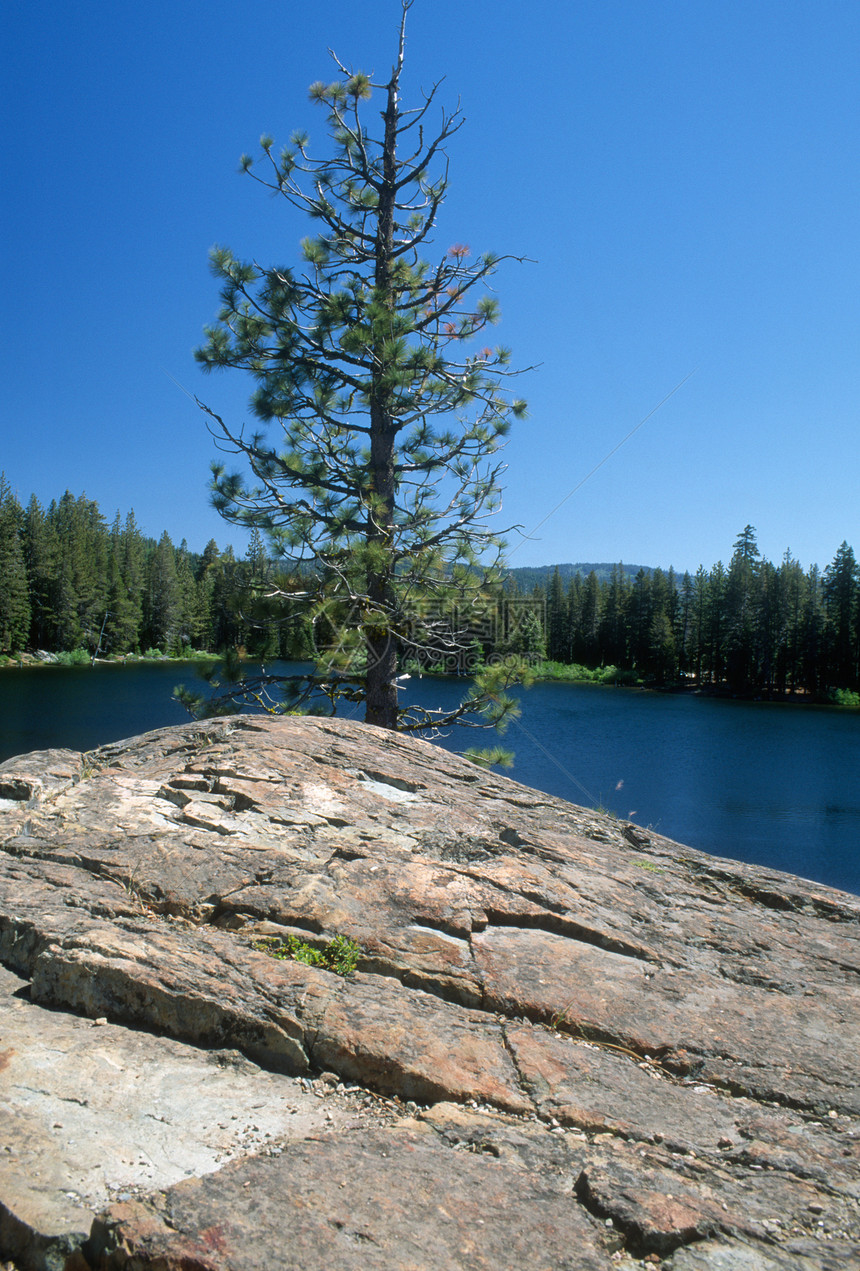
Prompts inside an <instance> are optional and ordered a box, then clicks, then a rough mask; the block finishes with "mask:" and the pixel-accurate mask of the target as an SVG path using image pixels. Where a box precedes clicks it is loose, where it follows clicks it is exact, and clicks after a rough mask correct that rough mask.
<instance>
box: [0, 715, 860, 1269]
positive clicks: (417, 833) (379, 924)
mask: <svg viewBox="0 0 860 1271" xmlns="http://www.w3.org/2000/svg"><path fill="white" fill-rule="evenodd" d="M0 846H2V849H3V850H2V852H0V963H2V965H3V967H4V968H5V975H4V976H3V977H0V994H2V995H3V997H4V1007H3V1012H2V1016H0V1019H2V1023H0V1100H2V1106H3V1107H4V1110H5V1122H4V1136H3V1141H2V1142H0V1256H3V1257H6V1258H14V1259H15V1261H16V1263H17V1264H18V1265H19V1266H21V1267H23V1268H27V1269H28V1271H29V1269H30V1268H45V1267H47V1268H62V1267H67V1268H70V1269H71V1268H75V1269H76V1271H83V1269H85V1268H87V1267H93V1268H101V1269H102V1271H114V1269H119V1268H128V1269H129V1271H132V1269H136V1268H141V1269H143V1268H156V1267H158V1268H174V1267H175V1268H180V1267H181V1268H186V1271H190V1269H199V1271H216V1269H220V1268H235V1271H246V1269H247V1271H250V1268H257V1267H259V1268H263V1267H265V1268H272V1267H275V1266H277V1267H284V1268H292V1267H295V1268H300V1267H301V1268H306V1267H314V1266H327V1267H331V1268H332V1269H333V1271H335V1269H336V1268H352V1267H355V1268H359V1267H361V1268H366V1267H370V1268H391V1269H392V1271H393V1269H394V1268H397V1269H398V1271H400V1269H402V1268H411V1267H414V1268H419V1267H433V1268H447V1267H451V1268H454V1267H457V1268H459V1267H463V1268H466V1267H468V1268H481V1267H488V1268H489V1267H493V1268H504V1267H510V1268H515V1267H517V1268H518V1267H529V1268H540V1267H546V1268H565V1267H567V1268H610V1267H618V1266H621V1267H632V1266H634V1265H639V1264H641V1262H642V1261H643V1260H644V1261H645V1263H646V1264H647V1265H655V1264H661V1265H663V1266H664V1267H666V1268H671V1271H698V1269H699V1268H710V1267H713V1268H725V1269H726V1271H728V1269H729V1268H732V1269H735V1268H737V1269H738V1271H740V1269H741V1268H742V1269H743V1271H776V1269H777V1268H786V1269H787V1268H792V1269H795V1268H813V1267H815V1268H818V1267H831V1266H832V1267H834V1268H835V1267H840V1268H842V1267H846V1266H850V1265H860V1212H859V1211H858V1202H860V1170H858V1150H860V1149H858V1134H860V1026H858V1024H860V1019H858V1012H857V1003H858V991H857V983H858V979H857V977H858V970H860V940H858V935H859V934H860V932H858V920H860V902H858V900H857V898H854V897H851V896H848V895H845V894H843V893H839V892H835V891H832V890H830V889H828V888H825V887H821V886H817V885H815V884H812V883H809V882H805V881H803V880H801V879H797V878H791V877H789V876H787V875H783V874H779V873H775V872H774V871H770V870H764V869H759V868H756V867H753V866H747V865H741V864H738V863H736V862H732V861H729V860H723V859H718V858H715V857H711V856H706V855H704V854H702V853H699V852H695V851H693V850H692V849H689V848H685V847H682V846H679V845H678V844H675V843H672V842H670V841H669V840H667V839H665V838H662V837H660V836H659V835H657V834H654V833H651V832H650V831H648V832H645V831H642V830H641V829H639V828H638V827H633V826H630V825H625V824H624V823H622V822H618V821H615V820H613V819H612V818H609V817H607V816H604V815H601V814H599V813H596V812H592V811H587V810H585V809H583V808H578V807H575V806H573V805H571V804H568V803H565V802H563V801H561V800H558V799H553V798H550V797H548V796H545V795H543V794H540V793H538V792H536V791H534V790H530V789H527V788H525V787H523V786H520V785H517V784H516V783H515V782H512V781H510V780H508V779H506V778H503V777H497V776H495V775H493V774H492V773H488V772H485V771H483V770H481V769H479V768H476V767H474V766H473V765H471V764H469V763H468V762H466V761H465V760H462V759H460V758H457V757H455V756H452V755H450V754H448V753H446V752H445V751H443V750H440V749H438V748H437V747H434V746H432V745H431V744H429V743H425V742H420V741H414V740H410V739H406V738H404V737H402V736H399V735H396V734H392V733H388V732H384V731H381V730H378V729H374V728H370V727H368V726H366V725H362V724H357V723H353V722H348V721H338V720H331V719H325V720H323V719H312V718H284V719H277V720H272V719H267V718H257V717H253V718H252V717H247V716H240V717H235V718H231V719H226V720H218V721H209V722H206V723H198V724H189V725H185V726H180V727H177V728H166V729H161V730H159V731H157V732H154V733H149V734H147V735H145V736H143V737H138V738H134V739H132V740H130V741H125V742H120V743H117V744H116V745H111V746H105V747H102V748H101V749H99V750H96V751H93V752H90V753H88V754H86V755H80V754H77V753H74V752H69V751H46V752H41V753H37V754H33V755H28V756H23V757H20V758H18V759H13V760H9V761H8V762H6V763H5V764H2V765H0ZM726 846H727V850H730V848H731V845H730V844H727V845H726ZM291 936H292V937H297V938H299V939H300V940H301V941H302V942H304V945H305V946H311V947H313V948H316V949H320V950H323V949H325V948H326V947H327V946H328V945H329V943H330V942H331V941H332V940H333V939H334V938H335V937H342V938H345V939H347V940H349V941H353V942H355V944H357V945H358V946H359V948H360V956H359V960H358V966H357V970H355V971H354V972H353V973H351V974H348V975H345V976H344V975H341V974H338V973H337V971H336V970H333V969H329V968H328V967H327V966H326V965H312V964H308V963H305V962H302V961H297V960H295V959H293V958H290V957H284V956H281V957H276V956H273V954H275V953H283V952H285V951H286V950H287V942H288V940H289V937H291Z"/></svg>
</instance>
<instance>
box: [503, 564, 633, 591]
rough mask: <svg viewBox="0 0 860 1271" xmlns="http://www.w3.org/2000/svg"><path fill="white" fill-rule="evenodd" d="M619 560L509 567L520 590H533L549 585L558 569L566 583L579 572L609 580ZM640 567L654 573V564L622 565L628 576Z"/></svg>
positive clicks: (583, 576) (584, 576)
mask: <svg viewBox="0 0 860 1271" xmlns="http://www.w3.org/2000/svg"><path fill="white" fill-rule="evenodd" d="M616 564H617V562H606V561H604V562H602V563H601V564H593V563H592V562H590V561H579V562H577V564H575V565H521V566H519V567H518V568H517V569H509V570H508V573H509V574H511V575H512V576H513V577H514V578H515V579H516V582H517V586H518V587H519V589H520V591H531V589H532V587H536V586H538V584H540V586H542V587H548V586H549V580H550V579H551V578H552V576H553V573H554V572H555V570H556V569H558V572H559V574H560V575H561V579H562V582H563V583H565V585H566V584H567V583H568V582H569V581H570V579H571V578H573V576H574V574H579V576H580V577H581V578H587V577H588V575H589V574H590V573H591V572H592V570H593V571H594V573H595V574H596V575H597V581H598V582H608V581H609V579H610V578H611V577H612V571H613V569H614V568H615V566H616ZM640 569H644V571H645V573H646V574H653V572H654V566H653V565H621V570H622V573H624V574H626V575H627V577H628V578H635V577H636V575H637V574H638V573H639V570H640Z"/></svg>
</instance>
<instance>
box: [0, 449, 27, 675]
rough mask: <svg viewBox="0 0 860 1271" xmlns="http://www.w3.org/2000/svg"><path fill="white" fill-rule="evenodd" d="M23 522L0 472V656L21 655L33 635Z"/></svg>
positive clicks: (16, 504)
mask: <svg viewBox="0 0 860 1271" xmlns="http://www.w3.org/2000/svg"><path fill="white" fill-rule="evenodd" d="M23 521H24V513H23V511H22V509H21V505H20V504H19V502H18V500H17V499H16V497H15V495H14V494H13V493H12V490H11V488H10V486H9V483H8V482H7V480H6V477H5V475H4V474H3V473H2V472H0V653H17V652H19V651H20V650H21V649H23V648H24V646H25V645H26V643H27V636H28V634H29V631H30V597H29V591H28V586H27V567H26V564H25V560H24V547H23V543H22V529H23Z"/></svg>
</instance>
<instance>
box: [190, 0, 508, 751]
mask: <svg viewBox="0 0 860 1271" xmlns="http://www.w3.org/2000/svg"><path fill="white" fill-rule="evenodd" d="M412 4H413V0H401V8H402V14H401V22H400V31H399V41H398V49H397V55H396V60H395V62H394V66H393V69H392V71H391V75H390V78H389V79H388V80H387V81H386V82H383V83H381V84H377V83H374V82H372V80H371V79H370V78H369V77H368V76H367V75H365V74H364V73H363V72H360V71H355V72H354V71H351V70H348V69H347V67H346V66H344V65H343V64H342V63H341V62H340V61H339V60H338V59H337V58H335V62H336V64H337V69H338V78H337V79H336V80H335V81H334V82H333V83H330V84H323V83H317V84H314V85H313V86H312V87H311V90H310V95H311V98H312V100H314V101H315V102H317V103H319V104H320V105H322V106H323V107H324V108H325V109H326V110H327V112H328V124H329V132H330V141H331V154H330V157H328V158H323V159H315V158H313V157H312V156H311V151H310V147H309V142H308V138H307V137H306V136H305V135H304V134H295V135H294V136H293V138H292V140H291V142H290V144H289V145H287V146H286V147H285V148H284V149H282V150H281V151H280V152H279V153H278V152H276V150H275V147H274V143H273V141H272V140H271V138H269V137H263V138H262V140H261V146H262V150H263V159H264V170H263V174H262V175H258V170H257V169H256V168H254V167H253V166H252V161H251V159H250V158H248V157H245V158H244V159H243V167H244V169H245V171H247V172H249V173H250V174H251V175H252V176H253V177H254V178H255V179H256V180H258V181H259V182H260V183H261V184H262V185H263V186H265V187H266V188H267V189H269V190H272V191H273V192H274V193H275V194H277V195H279V196H281V197H282V198H283V199H285V200H286V202H287V203H288V204H289V205H290V206H292V207H293V208H298V209H299V210H301V211H302V212H304V213H307V214H308V215H309V216H310V217H311V219H312V220H313V221H314V222H315V223H316V225H317V227H318V233H317V234H316V236H314V237H309V238H306V239H305V240H304V241H303V243H302V257H303V260H302V264H301V265H300V266H299V267H298V268H297V269H290V268H287V267H284V266H275V267H271V268H263V267H262V266H260V265H257V264H248V263H243V262H242V261H240V260H239V259H237V258H236V257H235V256H234V255H233V253H232V252H231V251H229V250H228V249H227V248H218V249H216V250H215V251H213V253H212V267H213V271H214V273H215V275H216V276H217V277H218V278H219V279H220V280H221V282H222V293H221V295H222V302H223V307H222V309H221V311H220V314H219V317H218V322H217V324H216V325H215V326H213V327H211V328H209V329H208V330H207V332H206V343H205V344H204V346H203V347H202V348H201V349H200V350H198V352H197V357H198V360H199V361H200V363H201V364H202V366H203V367H204V368H205V369H206V370H215V369H220V368H225V367H239V368H242V369H244V370H246V371H248V372H250V374H251V375H252V377H253V378H254V380H255V381H256V384H257V388H256V391H255V393H254V395H253V397H252V409H253V411H254V413H255V415H256V417H257V419H258V420H259V421H260V422H261V424H262V428H261V430H260V431H259V432H256V433H254V434H253V435H250V436H249V435H247V434H245V433H243V432H242V431H241V430H240V429H239V428H237V427H234V426H231V425H229V424H227V423H225V422H224V420H223V419H222V418H221V417H220V416H219V415H218V414H217V413H216V412H215V411H214V410H211V409H210V408H209V407H207V406H203V409H204V410H205V411H206V412H207V414H208V416H209V422H210V427H211V429H212V431H213V433H214V435H215V437H216V438H217V440H218V442H219V445H220V446H221V448H222V449H225V450H227V451H233V452H234V453H236V454H238V455H239V456H242V457H243V458H244V460H245V461H246V462H247V465H248V467H249V468H250V471H251V474H252V476H251V478H250V479H246V478H245V477H243V476H241V475H238V474H229V473H227V472H226V471H225V469H224V468H223V467H222V466H220V465H216V466H215V478H214V484H213V489H214V502H215V506H216V507H217V508H218V510H219V511H220V512H221V513H222V515H224V516H225V517H226V518H227V519H229V520H231V521H235V522H238V523H241V524H243V525H246V526H248V527H257V528H259V529H261V530H262V531H264V532H265V533H266V534H267V535H268V536H269V539H270V541H271V543H272V547H273V550H274V551H275V553H279V554H280V555H282V556H284V557H286V558H287V559H288V560H290V561H296V560H298V561H301V562H303V570H302V578H303V580H304V585H305V599H306V601H307V603H308V605H309V606H310V607H311V608H312V610H313V612H314V613H315V614H317V615H318V616H319V617H320V619H321V620H322V621H326V622H327V623H328V625H329V628H330V629H332V630H333V631H334V632H335V634H336V641H335V643H336V645H337V650H336V652H337V656H332V657H331V659H330V661H329V664H328V665H329V668H330V670H331V671H332V672H335V673H336V674H333V675H331V676H326V675H325V672H326V662H325V658H323V659H322V672H323V678H324V679H326V678H327V680H328V688H329V690H330V691H331V693H332V696H333V699H334V697H336V695H337V693H339V692H344V693H346V695H347V696H348V697H350V698H352V699H353V700H354V699H356V698H358V699H360V700H363V701H364V702H365V708H366V719H367V721H368V722H370V723H373V724H378V725H382V726H384V727H389V728H393V727H420V726H426V725H428V724H429V723H431V722H432V721H431V719H429V718H428V717H422V718H421V719H417V718H415V717H412V718H410V719H406V718H405V717H404V715H403V713H402V712H399V711H398V702H397V684H396V679H397V671H398V651H399V650H402V651H403V652H404V653H405V655H406V656H407V657H414V656H415V654H416V652H417V651H419V650H420V649H421V648H422V647H433V646H437V645H438V641H439V639H440V638H441V633H447V638H449V639H451V640H452V641H454V643H456V639H457V630H458V628H457V621H456V619H455V620H453V621H452V614H457V613H460V614H462V613H469V612H470V611H472V612H474V610H475V608H476V607H477V606H479V605H481V604H482V603H486V596H487V589H488V587H489V585H490V584H491V583H492V582H493V581H494V573H493V568H492V565H493V563H494V562H495V560H496V558H497V556H498V552H499V549H500V546H501V544H500V540H499V538H498V536H497V535H496V534H494V533H493V532H492V530H491V529H490V528H489V526H488V524H487V517H488V515H489V514H491V513H492V512H494V511H496V509H497V507H498V505H499V496H498V480H499V477H500V474H501V472H502V464H501V463H500V462H499V460H498V457H497V452H498V450H499V448H500V446H501V445H502V444H503V441H504V438H505V435H506V433H507V431H508V427H509V422H510V419H511V417H520V416H522V415H523V414H524V413H525V406H524V403H523V402H521V401H518V400H515V401H511V400H510V398H509V396H508V395H507V394H506V393H505V392H503V385H504V380H505V378H506V377H507V376H508V375H510V374H512V372H511V371H510V369H509V354H508V351H507V350H506V349H504V348H502V347H496V348H491V347H489V346H488V345H482V344H481V343H480V342H479V341H478V338H477V337H478V336H479V335H480V333H481V332H482V331H483V329H484V328H485V327H487V326H488V325H489V324H491V323H494V322H495V321H496V318H497V305H496V302H495V300H494V299H493V298H491V297H490V296H488V295H487V294H484V293H483V286H482V285H483V284H485V283H486V282H487V281H488V280H489V278H490V276H491V275H492V274H493V273H494V271H495V269H496V267H497V265H498V264H499V260H500V259H501V258H500V257H498V256H495V255H492V254H488V255H484V256H480V257H478V258H477V259H476V260H474V261H471V263H470V251H469V248H468V247H466V246H464V245H462V244H459V243H457V244H454V245H453V246H451V247H450V248H449V249H448V251H447V252H445V253H443V254H442V255H437V256H436V257H435V259H434V261H433V262H432V263H430V262H429V261H428V260H426V259H424V258H423V256H422V253H423V252H424V251H425V250H426V248H427V246H428V244H429V243H430V242H431V235H432V231H433V228H434V225H435V222H436V218H437V214H438V212H439V209H440V207H441V205H442V203H443V200H444V198H445V193H446V189H447V155H446V145H447V143H448V142H449V141H450V139H451V138H452V137H453V136H454V134H455V133H456V132H457V131H458V130H459V128H460V127H461V125H462V123H463V119H462V116H461V114H460V112H459V111H454V112H453V113H450V114H449V113H444V112H443V114H442V117H441V123H440V125H439V127H438V131H437V132H436V133H435V135H432V134H429V133H428V131H427V129H428V126H429V122H430V112H431V107H434V106H435V102H436V90H437V87H438V85H437V86H435V87H433V88H432V89H431V90H430V92H429V93H427V94H426V95H425V96H424V99H423V100H422V101H421V102H420V103H419V105H418V106H417V108H415V109H411V110H407V109H404V107H403V105H402V104H401V77H402V73H403V65H404V41H405V25H406V16H407V13H408V11H409V9H410V8H411V7H412ZM374 89H378V90H379V91H380V92H381V94H382V102H381V110H380V112H379V115H378V116H377V121H378V122H377V123H373V122H371V121H369V120H368V121H366V113H367V110H368V108H367V106H366V103H367V102H368V101H369V100H370V98H371V96H372V94H373V91H374ZM428 138H429V139H428ZM201 405H202V403H201ZM488 561H490V562H491V563H490V565H489V567H488V565H487V562H488ZM487 675H488V678H487V681H486V682H485V683H484V684H483V686H482V689H483V691H484V693H485V694H486V695H487V696H484V697H481V696H480V695H479V697H476V698H474V699H472V700H471V702H470V705H471V706H474V705H476V704H478V702H479V699H480V701H481V702H483V703H484V704H486V703H487V702H488V701H489V700H490V699H493V700H495V702H496V704H497V707H498V714H500V715H501V714H504V713H505V711H506V710H507V709H508V708H509V699H506V698H505V697H504V694H503V686H504V675H503V673H502V672H501V671H500V670H499V668H495V669H494V670H492V671H491V672H488V673H487ZM455 713H457V714H459V713H460V712H455Z"/></svg>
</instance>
